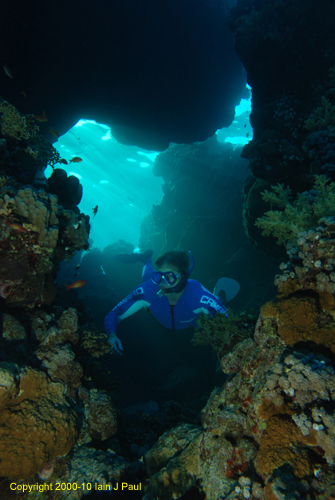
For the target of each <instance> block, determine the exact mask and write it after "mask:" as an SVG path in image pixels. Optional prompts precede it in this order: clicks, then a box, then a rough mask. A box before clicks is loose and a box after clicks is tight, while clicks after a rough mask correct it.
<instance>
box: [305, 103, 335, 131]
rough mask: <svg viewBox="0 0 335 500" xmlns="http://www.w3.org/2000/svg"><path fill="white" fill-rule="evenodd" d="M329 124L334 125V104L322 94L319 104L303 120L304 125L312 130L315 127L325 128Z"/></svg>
mask: <svg viewBox="0 0 335 500" xmlns="http://www.w3.org/2000/svg"><path fill="white" fill-rule="evenodd" d="M329 125H335V105H334V104H332V103H331V102H330V101H329V100H328V99H327V98H326V97H325V96H322V97H321V104H320V106H318V107H317V108H316V109H315V110H314V111H313V112H312V114H311V116H310V117H309V118H308V119H307V120H306V121H305V127H306V129H307V130H310V131H312V132H313V131H314V130H316V129H320V128H322V129H324V128H327V127H328V126H329Z"/></svg>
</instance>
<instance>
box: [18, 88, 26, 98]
mask: <svg viewBox="0 0 335 500" xmlns="http://www.w3.org/2000/svg"><path fill="white" fill-rule="evenodd" d="M20 94H21V95H22V96H23V97H27V92H26V91H25V90H22V89H21V90H20Z"/></svg>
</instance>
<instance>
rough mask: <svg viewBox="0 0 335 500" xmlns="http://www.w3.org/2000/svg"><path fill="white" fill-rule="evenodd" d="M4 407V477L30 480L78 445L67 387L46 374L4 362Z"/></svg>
mask: <svg viewBox="0 0 335 500" xmlns="http://www.w3.org/2000/svg"><path fill="white" fill-rule="evenodd" d="M0 408H1V413H0V420H1V425H0V461H1V475H2V477H9V478H11V479H21V480H24V479H27V478H29V477H30V476H32V475H33V474H35V472H37V471H39V470H41V469H42V468H43V467H44V466H45V464H47V463H48V462H49V461H50V459H51V458H53V457H60V456H63V455H66V454H67V453H69V451H70V450H71V448H72V446H73V445H74V442H75V438H76V414H75V413H74V412H73V410H72V409H71V408H70V407H69V406H68V404H67V402H66V399H65V397H64V385H63V384H61V383H54V382H50V381H49V379H48V378H47V376H46V375H45V374H44V373H43V372H41V371H39V370H33V369H32V368H30V367H25V368H18V367H17V366H16V365H13V364H8V363H0Z"/></svg>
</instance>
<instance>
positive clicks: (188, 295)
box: [105, 250, 240, 355]
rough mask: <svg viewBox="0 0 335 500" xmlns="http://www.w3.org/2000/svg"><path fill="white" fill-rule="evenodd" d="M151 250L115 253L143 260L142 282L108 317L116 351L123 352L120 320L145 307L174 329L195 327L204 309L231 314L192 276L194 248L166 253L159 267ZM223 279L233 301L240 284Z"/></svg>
mask: <svg viewBox="0 0 335 500" xmlns="http://www.w3.org/2000/svg"><path fill="white" fill-rule="evenodd" d="M152 254H153V251H152V250H147V251H146V252H142V253H132V254H118V255H115V256H114V259H115V260H117V261H119V262H123V263H133V262H142V264H143V267H142V284H141V285H140V286H138V287H137V288H135V289H134V290H133V291H132V292H131V293H130V294H129V295H128V296H127V297H126V298H125V299H123V300H122V301H121V302H120V303H119V304H117V305H116V306H115V307H114V308H113V309H112V310H111V311H110V312H109V313H108V314H107V316H106V318H105V329H106V333H107V337H108V340H109V342H110V344H111V345H112V347H113V350H112V352H113V353H114V354H119V355H122V354H123V347H122V343H121V340H120V339H119V337H118V336H117V335H116V332H117V327H118V324H119V322H120V321H122V320H124V319H126V318H128V317H129V316H132V315H133V314H134V313H136V312H137V311H139V310H140V309H142V308H143V307H146V308H148V309H149V310H150V312H151V313H152V315H153V316H154V317H155V318H156V319H157V320H158V321H159V322H160V323H161V324H162V325H164V326H165V327H167V328H170V329H172V330H183V329H185V328H188V327H190V326H195V327H196V326H197V319H198V318H199V316H200V314H202V313H204V314H206V316H215V314H216V313H221V314H224V315H225V316H228V312H227V309H226V308H225V307H224V305H223V304H222V303H221V301H220V299H219V298H218V297H217V296H216V295H214V294H212V293H211V292H209V291H208V290H207V289H206V288H205V287H204V286H203V285H201V283H199V282H198V281H196V280H193V279H189V278H190V275H191V273H192V271H193V268H194V261H193V256H192V252H191V251H189V252H179V251H171V252H166V253H164V254H163V255H161V256H160V257H159V258H158V259H157V260H156V262H155V264H156V266H157V271H155V270H154V268H153V266H152V262H151V257H152ZM222 280H225V285H224V286H221V290H223V289H224V287H226V289H227V290H225V291H228V293H229V301H230V300H231V299H232V298H233V297H235V295H236V294H237V292H238V290H239V288H240V286H239V284H238V283H237V282H236V281H235V280H232V279H230V278H221V280H219V281H222ZM214 293H216V289H215V290H214ZM228 293H227V298H228Z"/></svg>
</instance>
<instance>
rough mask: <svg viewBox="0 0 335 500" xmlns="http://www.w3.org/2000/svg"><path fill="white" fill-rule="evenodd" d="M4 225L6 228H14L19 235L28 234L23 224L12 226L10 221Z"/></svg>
mask: <svg viewBox="0 0 335 500" xmlns="http://www.w3.org/2000/svg"><path fill="white" fill-rule="evenodd" d="M4 224H5V226H8V227H12V228H13V229H15V231H17V232H18V233H26V232H27V230H26V228H24V227H23V226H21V224H12V223H10V222H8V221H5V223H4Z"/></svg>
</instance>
